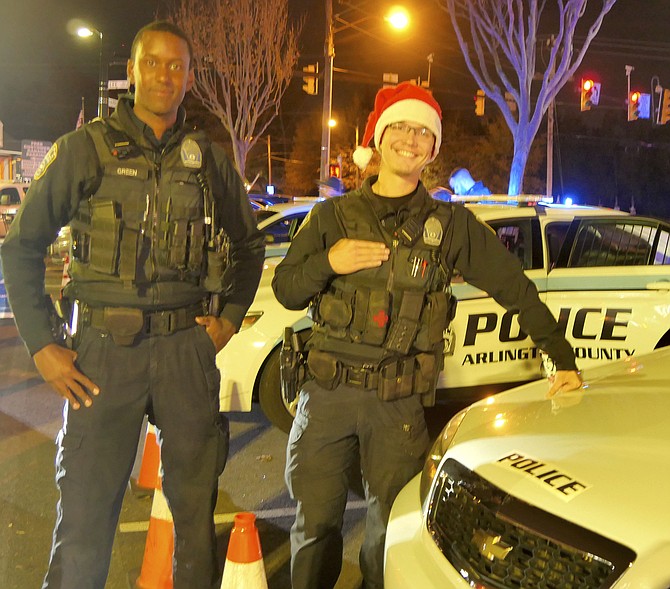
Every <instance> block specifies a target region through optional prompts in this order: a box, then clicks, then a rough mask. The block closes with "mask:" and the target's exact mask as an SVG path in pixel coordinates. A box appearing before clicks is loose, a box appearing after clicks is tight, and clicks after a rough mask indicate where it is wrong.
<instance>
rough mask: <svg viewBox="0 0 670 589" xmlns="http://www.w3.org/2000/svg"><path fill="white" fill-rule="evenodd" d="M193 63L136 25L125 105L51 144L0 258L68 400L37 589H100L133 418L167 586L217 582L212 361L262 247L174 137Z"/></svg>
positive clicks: (221, 169)
mask: <svg viewBox="0 0 670 589" xmlns="http://www.w3.org/2000/svg"><path fill="white" fill-rule="evenodd" d="M192 63H193V62H192V48H191V43H190V40H189V39H188V38H187V37H186V35H185V34H184V32H183V31H182V30H181V29H179V28H178V27H176V26H175V25H173V24H170V23H168V22H165V21H157V22H154V23H151V24H149V25H147V26H145V27H144V28H143V29H141V30H140V31H139V32H138V33H137V36H136V38H135V40H134V42H133V45H132V53H131V58H130V60H129V62H128V76H129V79H130V82H131V84H134V85H135V95H134V97H132V96H126V97H123V98H122V99H121V100H120V101H119V106H118V109H117V110H116V112H115V113H114V114H112V116H111V117H109V118H108V119H105V120H96V121H93V122H92V123H90V124H88V125H85V126H84V127H83V128H81V129H79V130H77V131H75V132H73V133H70V134H68V135H65V136H64V137H62V138H60V139H59V140H58V141H57V142H56V143H55V144H54V145H53V147H52V148H51V150H50V152H49V153H48V155H47V156H46V158H45V159H44V161H43V162H42V164H41V166H40V168H39V169H38V171H37V173H36V174H35V179H34V181H33V183H32V185H31V187H30V190H29V192H28V195H27V196H26V200H25V203H24V205H23V207H22V209H21V210H20V212H19V214H18V216H17V218H16V220H15V222H14V223H13V225H12V227H11V230H10V232H9V235H8V236H7V239H6V240H5V243H4V245H3V247H2V260H3V271H4V275H5V282H6V287H7V293H8V296H9V300H10V304H11V306H12V309H13V311H14V315H15V318H16V323H17V326H18V328H19V332H20V334H21V337H22V338H23V339H24V341H25V343H26V346H27V348H28V350H29V352H30V353H31V354H32V355H33V358H34V361H35V364H36V366H37V368H38V370H39V372H40V374H41V375H42V377H43V378H44V379H45V380H46V381H47V382H48V383H49V384H50V385H51V386H52V387H53V388H54V389H55V390H56V391H57V392H58V393H59V394H60V395H62V396H63V397H64V398H65V399H66V400H67V402H66V404H65V410H64V423H63V428H62V430H61V431H60V433H59V435H58V454H57V460H56V481H57V485H58V488H59V491H60V501H59V503H58V508H57V520H56V528H55V531H54V539H53V548H52V552H51V561H50V564H49V570H48V572H47V575H46V578H45V581H44V587H50V588H51V587H59V588H60V587H67V588H71V587H86V588H90V589H94V588H99V589H102V588H103V587H104V585H105V579H106V577H107V572H108V568H109V560H110V555H111V549H112V542H113V539H114V532H115V528H116V523H117V520H118V516H119V511H120V508H121V501H122V498H123V494H124V489H125V487H126V485H127V482H128V478H129V476H130V471H131V468H132V464H133V459H134V456H135V451H136V447H137V443H138V437H139V435H140V430H141V424H142V420H143V417H144V415H145V414H148V415H149V416H150V418H151V420H152V421H153V423H155V424H156V426H157V428H158V430H159V437H160V443H161V452H162V460H163V466H164V478H163V488H164V492H165V496H166V498H167V499H168V502H169V504H170V508H171V510H172V514H173V517H174V524H175V531H176V541H175V568H174V586H175V588H182V589H200V588H202V589H205V588H207V589H209V588H210V587H212V586H213V584H214V582H215V579H216V576H217V570H216V553H215V539H216V538H215V533H214V524H213V511H214V506H215V502H216V495H217V481H218V477H219V475H220V474H221V472H222V471H223V467H224V465H225V462H226V458H227V453H228V423H227V421H226V420H225V418H223V417H222V416H220V414H219V404H218V395H219V378H220V377H219V373H218V370H217V368H216V364H215V356H216V354H217V352H219V351H220V350H221V349H222V348H223V347H224V346H225V345H226V343H227V342H228V341H229V340H230V338H231V337H232V336H233V334H234V333H235V332H236V331H237V330H238V328H239V327H240V324H241V322H242V318H243V316H244V314H245V312H246V310H247V308H248V306H249V305H250V304H251V301H252V299H253V296H254V293H255V290H256V288H257V286H258V281H259V278H260V273H261V268H262V262H263V249H264V246H263V236H262V234H261V233H259V232H258V230H257V229H256V223H255V221H254V217H253V214H252V212H251V208H250V206H249V203H248V200H247V196H246V192H245V190H244V187H243V184H242V182H241V179H240V178H239V176H238V174H237V173H236V172H235V170H234V168H233V166H232V165H231V163H230V161H229V160H228V158H227V157H226V156H225V155H224V153H223V151H222V150H221V149H220V148H218V147H217V146H216V145H214V144H211V143H210V142H209V141H208V140H207V138H206V137H205V135H204V134H202V133H199V132H193V131H191V130H189V129H188V128H187V127H186V126H185V124H184V118H185V113H184V110H183V108H182V107H181V106H180V105H181V102H182V100H183V98H184V94H185V93H186V91H188V90H189V89H190V88H191V86H192V85H193V80H194V77H193V76H194V72H193V65H192ZM67 223H70V224H71V227H72V238H73V250H72V263H71V267H70V275H71V282H70V283H69V284H68V285H67V287H66V289H65V295H66V298H67V300H69V301H70V303H71V305H72V311H71V326H70V328H71V330H72V332H73V337H72V340H73V346H72V349H68V348H67V347H64V346H63V345H61V342H59V341H56V339H55V337H54V334H53V332H52V328H51V325H52V322H51V319H50V316H49V312H48V309H47V305H46V304H45V297H44V275H45V267H44V261H43V260H44V253H45V251H46V249H47V246H48V245H49V243H50V242H51V241H53V239H54V238H55V236H56V234H57V233H58V230H59V228H60V227H61V226H63V225H65V224H67ZM224 232H225V235H227V238H225V239H224ZM225 243H229V244H230V246H229V260H230V261H229V264H228V267H227V270H225V273H224V263H223V262H224V259H225V258H226V251H225V247H224V245H225ZM212 293H216V298H217V300H218V301H219V302H220V304H219V305H218V309H216V311H214V312H213V314H212V313H208V302H209V299H210V298H211V295H212Z"/></svg>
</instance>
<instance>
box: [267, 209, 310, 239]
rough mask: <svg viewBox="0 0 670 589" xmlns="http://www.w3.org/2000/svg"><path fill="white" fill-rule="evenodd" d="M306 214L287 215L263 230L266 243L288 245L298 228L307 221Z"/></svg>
mask: <svg viewBox="0 0 670 589" xmlns="http://www.w3.org/2000/svg"><path fill="white" fill-rule="evenodd" d="M306 215H307V213H306V212H300V213H294V214H293V215H286V216H285V217H282V218H281V219H278V220H277V221H275V222H274V223H270V224H269V225H267V226H266V227H264V228H263V232H264V233H265V241H266V243H286V242H287V241H291V240H292V239H293V236H294V235H295V233H296V231H297V230H298V227H300V224H301V223H302V222H303V220H304V219H305V216H306Z"/></svg>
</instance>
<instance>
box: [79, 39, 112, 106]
mask: <svg viewBox="0 0 670 589" xmlns="http://www.w3.org/2000/svg"><path fill="white" fill-rule="evenodd" d="M77 35H79V36H80V37H84V38H87V37H93V36H96V35H97V37H98V39H100V45H99V50H98V61H99V67H98V116H99V117H106V116H107V115H108V114H109V111H108V109H107V104H108V103H107V76H106V75H105V68H104V61H103V47H102V32H101V31H99V30H98V29H94V28H93V27H89V26H82V27H79V28H78V29H77Z"/></svg>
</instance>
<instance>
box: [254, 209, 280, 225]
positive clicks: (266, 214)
mask: <svg viewBox="0 0 670 589" xmlns="http://www.w3.org/2000/svg"><path fill="white" fill-rule="evenodd" d="M276 214H277V213H275V212H274V211H270V210H268V209H256V210H255V211H254V215H256V222H257V223H260V222H261V221H265V219H269V218H270V217H272V216H273V215H276Z"/></svg>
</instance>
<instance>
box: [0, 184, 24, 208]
mask: <svg viewBox="0 0 670 589" xmlns="http://www.w3.org/2000/svg"><path fill="white" fill-rule="evenodd" d="M19 204H21V197H20V196H19V191H18V189H16V188H13V187H7V188H3V189H1V190H0V205H19Z"/></svg>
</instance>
